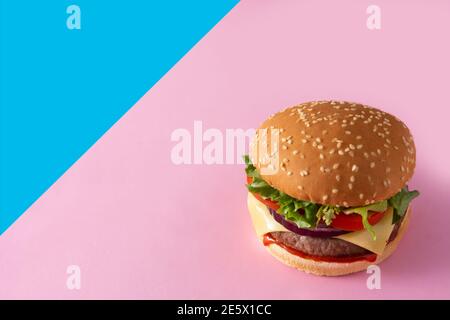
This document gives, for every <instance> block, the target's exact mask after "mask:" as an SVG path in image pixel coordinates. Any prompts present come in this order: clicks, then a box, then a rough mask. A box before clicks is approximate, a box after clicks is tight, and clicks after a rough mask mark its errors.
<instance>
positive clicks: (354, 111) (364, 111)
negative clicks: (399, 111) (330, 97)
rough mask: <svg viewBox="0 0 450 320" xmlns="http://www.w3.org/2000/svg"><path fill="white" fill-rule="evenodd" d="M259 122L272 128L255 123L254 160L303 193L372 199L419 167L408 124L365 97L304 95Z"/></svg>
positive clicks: (278, 184)
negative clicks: (305, 98) (344, 98)
mask: <svg viewBox="0 0 450 320" xmlns="http://www.w3.org/2000/svg"><path fill="white" fill-rule="evenodd" d="M260 129H268V130H257V133H256V136H255V139H254V140H253V142H252V146H251V149H252V152H251V157H252V161H253V163H254V164H255V166H256V168H257V169H258V171H259V172H260V174H261V177H262V178H263V179H264V180H265V181H267V182H268V183H269V184H270V185H271V186H273V187H274V188H276V189H278V190H280V191H282V192H285V193H287V194H288V195H290V196H292V197H294V198H297V199H300V200H307V201H312V202H315V203H320V204H329V205H339V206H344V207H352V206H360V205H367V204H370V203H374V202H377V201H381V200H386V199H388V198H390V197H391V196H393V195H394V194H395V193H397V192H398V191H400V189H401V188H402V187H404V186H405V185H406V183H407V181H408V180H409V179H410V178H411V176H412V175H413V172H414V168H415V163H416V150H415V146H414V141H413V138H412V136H411V133H410V132H409V130H408V128H407V127H406V125H405V124H404V123H403V122H401V121H400V120H399V119H397V118H396V117H395V116H393V115H390V114H388V113H386V112H383V111H381V110H378V109H375V108H372V107H369V106H366V105H362V104H358V103H351V102H345V101H315V102H306V103H303V104H300V105H297V106H294V107H291V108H287V109H285V110H283V111H281V112H278V113H276V114H274V115H273V116H271V117H270V118H269V119H268V120H266V121H265V122H264V123H263V124H262V125H261V127H260ZM273 129H278V130H273ZM274 132H275V133H278V134H279V137H278V140H277V139H276V138H274V137H276V135H273V133H274ZM266 133H267V139H266V140H264V136H265V134H266ZM276 141H278V144H277V143H276ZM272 142H274V144H273V148H271V147H270V146H269V147H268V148H266V147H267V146H268V145H270V144H272ZM261 146H264V147H261ZM266 149H267V151H264V150H266ZM276 151H278V152H276ZM277 154H278V155H279V157H278V158H277ZM268 161H272V162H271V163H269V162H268Z"/></svg>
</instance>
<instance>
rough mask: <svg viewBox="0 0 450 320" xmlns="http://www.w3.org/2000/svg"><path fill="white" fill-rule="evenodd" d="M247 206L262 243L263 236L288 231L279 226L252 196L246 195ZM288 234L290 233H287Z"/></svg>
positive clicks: (262, 205) (264, 207)
mask: <svg viewBox="0 0 450 320" xmlns="http://www.w3.org/2000/svg"><path fill="white" fill-rule="evenodd" d="M247 206H248V211H249V212H250V216H251V217H252V221H253V226H254V228H255V231H256V235H257V236H258V239H260V240H261V241H262V239H263V236H264V235H265V234H266V233H269V232H276V231H289V230H288V229H286V228H285V227H284V226H283V225H281V224H279V223H278V222H277V221H276V220H275V219H274V218H273V217H272V215H271V214H270V212H269V209H267V207H266V206H265V205H264V204H263V203H262V202H261V201H259V200H258V199H256V198H255V196H254V195H253V194H251V193H250V192H249V193H248V197H247ZM289 232H290V231H289Z"/></svg>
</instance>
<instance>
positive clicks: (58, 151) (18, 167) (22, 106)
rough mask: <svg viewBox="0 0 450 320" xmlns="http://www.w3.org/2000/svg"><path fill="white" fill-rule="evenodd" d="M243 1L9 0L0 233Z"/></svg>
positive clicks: (0, 95)
mask: <svg viewBox="0 0 450 320" xmlns="http://www.w3.org/2000/svg"><path fill="white" fill-rule="evenodd" d="M236 2H237V1H236V0H225V1H209V0H204V1H194V2H186V1H158V2H156V1H132V2H131V3H130V2H129V1H128V2H126V1H121V2H118V1H116V2H114V3H111V1H107V0H96V1H87V0H79V1H77V2H76V4H77V5H78V6H79V7H80V8H81V19H82V24H81V25H82V28H81V30H68V29H67V27H66V23H65V21H66V18H67V17H68V15H67V14H66V8H67V7H68V6H69V5H71V4H72V1H58V3H55V2H52V1H44V2H42V1H34V2H31V1H24V0H19V1H6V0H1V2H0V13H1V19H0V20H1V28H0V30H1V36H0V47H1V48H2V50H1V51H0V54H1V56H0V70H2V71H1V80H0V102H1V103H0V121H1V123H0V125H1V126H0V128H1V129H0V130H1V131H0V156H1V157H0V159H1V160H0V234H1V233H3V232H4V231H5V230H6V228H8V227H9V226H10V225H11V224H12V223H13V222H14V221H15V220H16V219H17V218H18V217H19V216H20V215H21V214H22V213H23V212H24V211H25V210H26V209H27V208H28V207H29V206H30V205H31V204H32V203H33V202H34V201H35V200H36V199H37V198H38V197H39V196H40V195H41V194H42V193H43V192H44V191H45V190H46V189H47V188H48V187H49V186H50V185H52V183H53V182H54V181H55V180H56V179H58V177H60V176H61V175H62V174H63V173H64V172H65V171H66V170H67V168H69V166H70V165H72V164H73V163H74V162H75V161H76V160H77V159H78V158H79V157H80V156H81V155H82V154H83V153H84V152H85V151H86V150H87V149H88V148H89V147H90V146H91V145H92V144H93V143H94V142H95V141H96V140H97V139H98V138H99V137H100V136H101V135H102V134H103V133H104V132H106V130H108V128H110V127H111V126H112V124H113V123H115V122H116V121H117V120H118V119H119V118H120V117H121V116H122V115H123V114H124V113H125V112H126V111H127V110H128V108H130V106H132V105H133V104H134V103H135V102H136V101H137V100H138V99H139V97H141V96H142V95H143V94H144V93H145V92H146V91H147V90H148V89H149V88H150V87H152V86H153V85H154V84H155V83H156V81H158V80H159V79H160V78H161V76H162V75H163V74H165V73H166V72H167V71H168V70H169V69H170V68H171V67H172V66H173V65H174V64H175V63H176V62H177V61H178V60H179V59H180V58H181V57H182V56H183V55H184V54H185V53H186V52H187V51H188V50H189V49H190V48H191V47H192V46H193V45H194V44H195V43H196V42H197V41H198V40H199V39H200V38H201V37H202V36H204V35H205V33H206V32H207V31H208V30H210V29H211V28H212V27H213V26H214V25H215V24H216V23H217V22H218V21H219V20H220V19H221V18H222V17H223V16H224V15H225V14H226V13H227V12H228V11H229V10H231V8H232V7H233V6H234V5H235V4H236Z"/></svg>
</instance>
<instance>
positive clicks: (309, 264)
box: [266, 208, 411, 276]
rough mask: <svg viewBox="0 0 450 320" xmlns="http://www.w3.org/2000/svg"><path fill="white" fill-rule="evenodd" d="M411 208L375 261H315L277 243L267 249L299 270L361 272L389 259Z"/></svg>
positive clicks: (339, 273)
mask: <svg viewBox="0 0 450 320" xmlns="http://www.w3.org/2000/svg"><path fill="white" fill-rule="evenodd" d="M410 211H411V208H408V211H407V213H406V215H405V217H404V219H403V221H402V224H401V225H400V228H399V230H398V233H397V235H396V237H395V239H394V240H393V241H391V242H390V243H388V245H387V246H386V248H385V249H384V252H383V254H382V255H381V256H378V257H377V260H376V261H374V262H369V261H365V260H361V261H355V262H349V263H343V262H324V261H314V260H311V259H305V258H301V257H299V256H296V255H294V254H292V253H290V252H288V251H286V250H285V249H283V248H282V247H280V246H279V245H277V244H271V245H268V246H266V248H267V250H268V251H269V252H270V253H271V254H272V255H273V256H274V257H275V258H277V259H278V260H279V261H281V262H283V263H284V264H287V265H288V266H291V267H294V268H296V269H298V270H302V271H305V272H307V273H312V274H315V275H319V276H342V275H346V274H350V273H354V272H359V271H363V270H366V269H367V267H368V266H370V265H374V264H378V263H380V262H382V261H383V260H384V259H387V258H388V257H389V256H390V255H391V254H392V253H393V252H394V251H395V249H397V246H398V244H399V242H400V240H401V239H402V238H403V235H404V233H405V231H406V229H407V228H408V223H409V218H410V216H411V212H410Z"/></svg>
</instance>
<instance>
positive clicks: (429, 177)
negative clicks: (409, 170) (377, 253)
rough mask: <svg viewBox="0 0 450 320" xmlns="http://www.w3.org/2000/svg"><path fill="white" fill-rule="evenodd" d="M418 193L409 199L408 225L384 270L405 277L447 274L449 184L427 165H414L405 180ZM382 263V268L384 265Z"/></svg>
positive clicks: (448, 260) (449, 219)
mask: <svg viewBox="0 0 450 320" xmlns="http://www.w3.org/2000/svg"><path fill="white" fill-rule="evenodd" d="M408 185H409V188H410V190H413V189H417V190H418V191H419V192H420V196H419V197H418V198H416V199H414V200H413V201H412V212H411V213H412V215H411V218H410V223H409V228H408V230H407V232H406V233H405V235H404V238H403V239H402V240H401V242H400V244H399V247H398V249H397V250H396V252H395V253H394V254H393V255H392V257H390V258H389V259H388V260H386V261H385V262H384V263H383V264H382V265H381V268H382V269H383V272H388V273H389V274H392V275H395V274H396V273H399V274H401V276H402V277H403V278H404V277H414V278H416V277H417V276H418V275H421V274H422V275H423V274H426V275H430V274H439V273H442V272H445V273H446V274H447V273H448V270H449V269H450V259H449V258H450V254H449V248H450V232H449V231H448V230H447V226H449V225H450V214H449V213H448V212H447V208H450V197H449V194H448V192H447V190H448V188H449V187H450V184H449V183H448V182H446V181H443V179H442V178H440V177H438V176H436V175H433V174H431V173H430V172H429V171H428V170H427V169H426V168H416V172H415V176H414V178H413V179H412V180H411V181H410V183H408ZM383 265H384V266H385V268H383Z"/></svg>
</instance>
